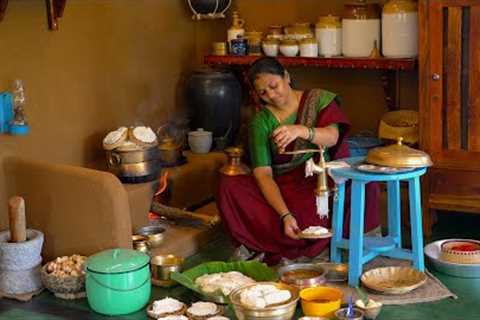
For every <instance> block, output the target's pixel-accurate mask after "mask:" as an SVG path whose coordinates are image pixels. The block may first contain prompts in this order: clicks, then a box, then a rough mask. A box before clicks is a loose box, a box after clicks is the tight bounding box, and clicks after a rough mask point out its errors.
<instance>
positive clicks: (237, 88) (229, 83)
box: [186, 68, 242, 144]
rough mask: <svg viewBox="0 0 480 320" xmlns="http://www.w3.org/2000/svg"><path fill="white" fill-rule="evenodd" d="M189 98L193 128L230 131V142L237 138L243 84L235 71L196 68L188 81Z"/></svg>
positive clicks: (216, 134)
mask: <svg viewBox="0 0 480 320" xmlns="http://www.w3.org/2000/svg"><path fill="white" fill-rule="evenodd" d="M186 98H187V99H186V102H187V104H188V108H189V111H190V113H191V117H192V121H191V123H190V128H192V129H196V128H203V129H204V130H205V131H210V132H212V133H213V137H223V136H225V135H226V134H227V133H228V137H227V141H228V144H230V143H231V142H232V141H233V139H234V137H235V135H236V133H237V131H238V129H239V126H240V107H241V105H242V87H241V84H240V82H239V80H238V79H237V77H236V76H235V75H234V74H233V73H232V72H231V71H228V70H224V69H211V68H201V69H198V70H196V71H194V72H193V73H192V74H191V76H190V78H189V79H188V81H187V85H186ZM230 127H231V130H230V131H229V128H230Z"/></svg>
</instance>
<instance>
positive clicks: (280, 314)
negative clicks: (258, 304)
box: [229, 282, 299, 320]
mask: <svg viewBox="0 0 480 320" xmlns="http://www.w3.org/2000/svg"><path fill="white" fill-rule="evenodd" d="M259 284H271V285H274V286H276V287H277V288H278V289H282V290H288V291H290V293H291V295H292V296H291V298H290V299H288V300H287V301H286V302H284V303H280V304H276V305H272V306H268V307H266V308H261V309H260V308H250V307H246V306H244V305H243V304H242V303H241V302H240V294H241V293H242V291H243V290H245V289H248V288H250V287H253V286H256V285H259ZM229 299H230V302H231V303H232V305H233V309H234V311H235V315H236V316H237V318H238V319H239V320H258V319H261V320H290V319H292V318H293V316H294V315H295V309H296V307H297V302H298V299H299V290H298V289H297V288H295V287H294V286H291V285H288V284H284V283H277V282H257V283H253V284H248V285H246V286H243V287H240V288H238V289H236V290H234V291H232V293H230V295H229Z"/></svg>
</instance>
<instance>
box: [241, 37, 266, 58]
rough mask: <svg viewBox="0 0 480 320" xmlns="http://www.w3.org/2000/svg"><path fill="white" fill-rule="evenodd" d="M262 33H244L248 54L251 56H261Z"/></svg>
mask: <svg viewBox="0 0 480 320" xmlns="http://www.w3.org/2000/svg"><path fill="white" fill-rule="evenodd" d="M262 35H263V34H262V32H260V31H248V32H245V38H246V39H247V45H248V50H247V51H248V54H249V55H251V56H259V55H261V54H262Z"/></svg>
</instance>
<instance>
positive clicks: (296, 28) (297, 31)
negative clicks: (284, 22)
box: [285, 22, 313, 40]
mask: <svg viewBox="0 0 480 320" xmlns="http://www.w3.org/2000/svg"><path fill="white" fill-rule="evenodd" d="M285 37H286V38H288V39H294V40H302V39H304V38H311V37H313V32H312V30H310V23H308V22H297V23H295V24H293V25H291V26H288V27H286V28H285Z"/></svg>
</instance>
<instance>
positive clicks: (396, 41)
mask: <svg viewBox="0 0 480 320" xmlns="http://www.w3.org/2000/svg"><path fill="white" fill-rule="evenodd" d="M382 53H383V55H384V56H385V57H387V58H413V57H416V56H417V55H418V8H417V4H416V3H415V2H413V1H411V0H390V1H388V2H387V3H386V4H385V6H384V7H383V11H382Z"/></svg>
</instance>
